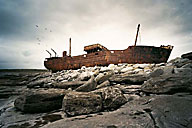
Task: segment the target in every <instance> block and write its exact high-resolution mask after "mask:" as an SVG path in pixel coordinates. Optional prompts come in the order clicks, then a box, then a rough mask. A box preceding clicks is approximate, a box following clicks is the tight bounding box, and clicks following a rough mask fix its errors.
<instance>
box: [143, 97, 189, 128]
mask: <svg viewBox="0 0 192 128" xmlns="http://www.w3.org/2000/svg"><path fill="white" fill-rule="evenodd" d="M191 99H192V96H191V95H185V94H184V95H183V94H179V95H178V96H177V95H159V96H156V97H155V98H153V100H152V101H151V102H150V103H149V104H148V109H144V110H145V111H146V112H147V113H149V115H151V117H152V119H153V121H154V127H155V128H191V126H192V115H191V111H192V107H189V106H191V105H192V102H191Z"/></svg>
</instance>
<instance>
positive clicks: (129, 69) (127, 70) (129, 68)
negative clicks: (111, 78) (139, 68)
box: [121, 67, 133, 73]
mask: <svg viewBox="0 0 192 128" xmlns="http://www.w3.org/2000/svg"><path fill="white" fill-rule="evenodd" d="M132 70H133V67H126V68H123V69H121V72H123V73H125V72H129V71H132Z"/></svg>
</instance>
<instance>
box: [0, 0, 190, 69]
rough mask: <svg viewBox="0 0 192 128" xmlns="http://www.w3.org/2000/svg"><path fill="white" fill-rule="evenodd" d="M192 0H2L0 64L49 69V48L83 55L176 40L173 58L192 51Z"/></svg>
mask: <svg viewBox="0 0 192 128" xmlns="http://www.w3.org/2000/svg"><path fill="white" fill-rule="evenodd" d="M191 21H192V1H191V0H0V68H1V69H2V68H44V66H43V61H44V58H46V57H49V54H48V53H46V51H45V50H49V51H51V50H50V49H51V48H53V49H54V50H55V51H56V52H57V53H58V55H59V56H61V55H62V51H64V50H66V51H68V47H69V45H68V40H69V38H70V37H71V38H72V55H79V54H83V53H84V52H83V47H84V46H86V45H90V44H94V43H100V44H102V45H104V46H105V47H107V48H108V49H110V50H115V49H117V50H120V49H125V48H127V47H128V46H130V45H133V44H134V40H135V34H136V28H137V24H139V23H140V24H141V29H140V30H141V31H140V36H139V40H138V45H152V46H160V45H173V46H174V49H173V51H172V53H171V56H170V59H173V58H175V57H177V56H180V55H181V54H182V53H186V52H189V51H191V50H192V24H191Z"/></svg>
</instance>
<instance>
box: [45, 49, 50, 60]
mask: <svg viewBox="0 0 192 128" xmlns="http://www.w3.org/2000/svg"><path fill="white" fill-rule="evenodd" d="M46 52H47V53H49V55H50V58H51V53H50V52H49V51H48V50H46Z"/></svg>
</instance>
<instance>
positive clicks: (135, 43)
mask: <svg viewBox="0 0 192 128" xmlns="http://www.w3.org/2000/svg"><path fill="white" fill-rule="evenodd" d="M139 27H140V24H138V27H137V34H136V38H135V45H134V46H136V43H137V37H138V34H139Z"/></svg>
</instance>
